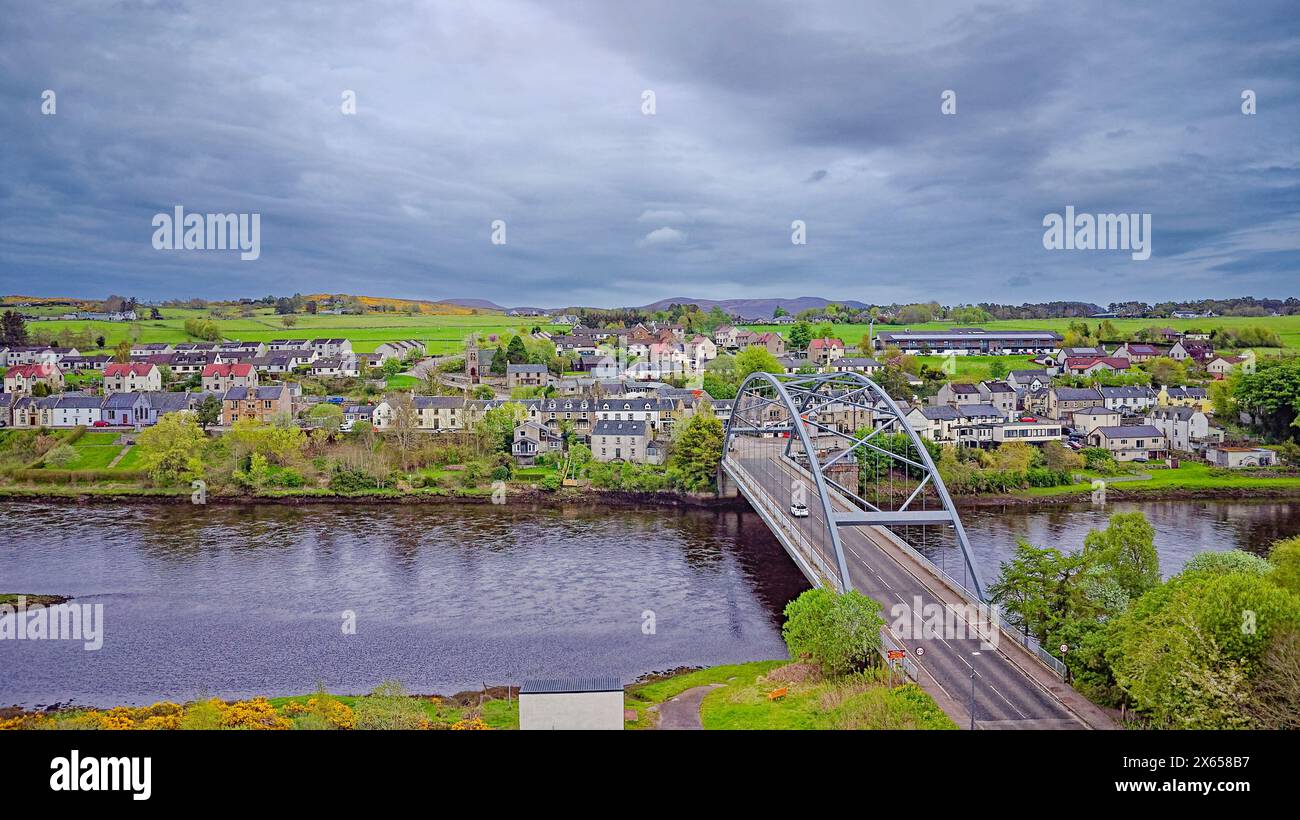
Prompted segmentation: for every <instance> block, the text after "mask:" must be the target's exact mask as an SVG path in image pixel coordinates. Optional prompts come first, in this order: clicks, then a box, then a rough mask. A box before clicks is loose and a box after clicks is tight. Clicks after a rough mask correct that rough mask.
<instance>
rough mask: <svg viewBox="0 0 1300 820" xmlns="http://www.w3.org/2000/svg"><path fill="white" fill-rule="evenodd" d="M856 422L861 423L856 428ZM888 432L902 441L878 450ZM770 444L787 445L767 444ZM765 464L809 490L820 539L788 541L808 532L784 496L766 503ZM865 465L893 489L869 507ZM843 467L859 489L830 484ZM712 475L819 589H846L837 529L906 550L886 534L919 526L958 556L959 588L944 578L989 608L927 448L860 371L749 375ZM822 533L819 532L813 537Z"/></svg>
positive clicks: (769, 494)
mask: <svg viewBox="0 0 1300 820" xmlns="http://www.w3.org/2000/svg"><path fill="white" fill-rule="evenodd" d="M859 419H865V420H866V422H865V423H864V424H863V425H862V426H859ZM846 428H847V429H846ZM888 433H894V434H902V435H903V436H905V439H899V438H898V436H897V435H895V436H894V437H893V439H892V440H889V442H888V444H887V446H881V444H886V441H887V440H886V439H881V438H880V437H881V436H883V435H885V434H888ZM773 440H776V441H778V442H779V441H781V440H783V441H784V443H783V444H779V443H778V444H775V445H774V444H773ZM900 441H905V442H906V445H904V447H903V449H904V452H898V450H899V442H900ZM738 442H739V444H738ZM755 442H757V443H758V444H757V446H755ZM796 443H797V444H798V448H799V449H796V447H795V445H796ZM909 445H910V446H909ZM778 450H779V451H780V452H777V451H778ZM800 451H801V452H800ZM765 460H779V461H780V467H781V470H780V471H779V473H780V475H781V476H785V475H788V474H789V473H790V472H794V473H796V474H800V473H801V474H803V475H804V476H805V478H806V479H807V480H808V483H810V484H811V485H812V488H813V490H814V491H815V493H816V496H817V497H816V498H815V499H811V500H809V502H808V508H809V510H810V512H813V511H815V512H817V513H818V515H817V516H815V517H816V518H817V519H818V520H819V521H820V522H821V524H822V525H823V526H822V527H819V528H817V530H818V532H817V533H816V534H817V535H818V536H819V538H818V540H817V541H813V542H811V543H793V542H799V541H807V539H806V538H805V537H803V536H802V535H801V534H800V533H804V532H807V531H808V530H809V529H810V528H809V527H806V526H805V527H799V526H796V525H797V522H794V521H793V519H792V518H791V516H790V510H789V508H788V506H787V505H788V501H786V499H785V497H784V495H783V494H781V493H778V494H777V495H776V496H772V491H773V490H774V489H775V488H776V487H777V484H776V483H775V482H774V480H773V478H772V476H773V474H774V473H773V471H772V469H771V467H772V466H774V463H775V461H773V463H769V464H765V463H764V461H765ZM837 465H838V466H837ZM862 465H870V466H869V469H870V470H871V471H872V472H873V474H874V475H875V477H876V480H877V481H878V482H879V480H880V477H881V475H882V466H883V471H884V473H885V474H887V475H888V476H889V481H890V486H889V493H887V494H886V499H882V497H881V495H880V493H879V492H877V493H876V500H875V501H874V502H873V501H870V500H868V499H867V498H865V497H864V496H863V495H859V494H858V491H859V490H861V489H862V486H863V485H862V477H861V473H862V471H864V470H866V469H867V467H864V466H862ZM850 468H851V471H852V472H853V473H854V474H857V475H858V481H859V483H858V486H857V487H856V488H852V489H851V488H849V487H846V486H844V485H843V484H842V483H840V482H839V481H837V480H836V479H835V478H834V477H833V473H835V472H837V471H844V470H849V469H850ZM719 469H720V473H722V474H725V475H728V476H730V477H731V478H732V479H733V480H735V481H736V483H737V484H738V485H739V486H740V489H741V491H742V493H743V494H744V495H745V496H746V498H748V499H749V500H750V502H751V503H754V504H755V508H756V509H758V508H759V506H760V505H761V506H762V507H763V509H759V512H760V515H762V516H763V517H764V518H765V519H768V520H767V523H768V524H769V526H771V527H772V528H773V529H774V531H777V532H776V534H777V535H778V538H781V540H782V541H783V544H784V545H785V546H786V549H787V551H790V552H791V554H792V556H795V558H796V561H797V562H798V563H800V564H801V566H802V567H803V568H804V571H805V574H808V566H806V565H808V564H813V565H816V566H814V567H813V569H814V570H816V571H817V574H819V575H820V576H822V577H823V580H824V581H825V582H828V583H830V584H832V585H834V586H835V587H837V588H838V589H839V590H840V591H843V590H847V589H851V588H852V581H851V579H850V577H849V573H848V562H847V561H846V560H845V554H844V544H843V541H842V539H841V537H840V529H841V528H842V527H853V526H875V527H880V528H882V529H885V530H888V531H889V532H890V536H891V537H892V538H893V539H894V540H896V541H900V542H901V543H903V544H905V545H906V546H907V548H909V549H913V550H914V548H913V546H912V545H911V544H909V543H907V541H906V539H905V538H903V537H900V536H899V535H898V534H897V532H896V530H895V529H893V528H902V529H904V531H910V530H911V529H912V528H915V527H919V528H921V531H922V532H924V531H925V530H924V528H925V527H932V526H941V527H943V528H945V529H947V528H948V527H951V531H952V535H953V539H952V540H953V541H955V544H956V546H957V547H958V548H959V549H960V552H961V558H962V562H963V572H962V575H963V576H964V578H965V581H964V582H963V581H959V580H957V579H954V578H952V577H951V576H949V577H950V579H951V580H954V581H955V582H956V583H959V584H961V585H962V586H964V587H965V588H967V589H968V590H969V591H970V592H972V593H974V594H975V596H976V597H977V598H979V599H980V600H986V595H985V591H984V583H983V579H982V578H981V575H980V572H979V568H978V566H977V564H976V563H975V560H974V554H973V551H972V549H971V546H970V542H969V539H968V538H967V536H966V531H965V529H964V528H963V527H962V523H961V518H960V516H959V515H958V513H957V509H956V506H955V505H954V504H953V501H952V497H951V496H950V495H949V493H948V489H947V487H945V486H944V483H943V478H942V477H941V476H940V475H939V470H938V467H937V466H936V465H935V463H934V459H933V458H932V457H931V454H930V451H929V449H928V448H927V447H926V445H925V443H924V441H923V440H922V438H921V436H920V435H918V434H917V432H916V431H915V430H913V429H912V427H911V425H909V424H908V423H907V421H906V418H905V416H904V413H903V411H902V409H901V408H900V407H899V406H898V404H897V403H896V402H895V401H894V400H893V399H892V398H891V397H890V396H889V394H888V393H886V392H885V390H884V389H883V388H881V387H880V385H878V384H876V383H875V382H874V381H872V380H871V379H869V378H867V377H866V376H865V375H863V374H861V373H851V372H845V373H817V374H808V375H803V374H799V375H778V374H773V373H763V372H757V373H751V374H750V375H749V376H747V377H746V378H745V380H744V382H743V383H742V384H741V386H740V389H739V391H737V393H736V399H735V402H734V404H733V407H732V413H731V417H730V419H728V421H727V427H726V435H725V437H724V442H723V451H722V463H721V464H720V468H719ZM900 470H901V471H902V474H903V475H904V476H905V477H906V481H905V482H904V483H903V486H902V487H901V488H896V487H895V484H894V477H895V476H896V475H898V473H899V471H900ZM763 472H766V473H767V474H768V476H767V479H766V482H765V480H764V477H763V476H762V475H755V473H763ZM720 480H721V476H720ZM913 483H914V486H913ZM764 487H766V489H763V488H764ZM878 489H879V488H877V490H878ZM898 494H906V498H905V499H904V500H903V501H902V503H898V502H897V495H898ZM864 495H865V494H864ZM760 496H762V497H760ZM931 500H932V501H934V502H937V505H938V506H937V508H936V509H926V506H927V502H928V501H931ZM755 502H757V503H755ZM918 503H919V507H918V506H917V505H918ZM783 519H784V520H783ZM823 528H824V530H825V532H824V534H822V533H820V529H823ZM801 546H802V547H804V548H805V549H804V551H807V552H810V555H809V556H808V557H809V558H810V559H811V561H803V560H800V558H799V556H798V555H796V552H795V550H796V549H798V548H799V547H801ZM918 555H920V553H918ZM921 557H922V560H925V561H926V562H927V563H932V562H930V561H929V559H928V558H925V557H924V556H921ZM819 559H820V560H819ZM936 568H937V569H939V570H940V571H941V572H944V570H943V569H942V568H939V567H936ZM945 574H946V573H945Z"/></svg>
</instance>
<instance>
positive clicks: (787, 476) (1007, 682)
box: [727, 438, 1110, 729]
mask: <svg viewBox="0 0 1300 820" xmlns="http://www.w3.org/2000/svg"><path fill="white" fill-rule="evenodd" d="M756 445H757V446H756ZM784 446H785V440H784V439H779V438H775V439H774V438H768V439H752V438H751V439H747V440H746V442H745V444H744V446H742V447H738V448H737V449H736V450H733V451H732V452H730V453H728V454H727V458H728V460H729V461H732V462H733V463H738V464H739V466H740V467H741V468H743V469H744V470H745V472H746V473H747V474H748V476H749V477H750V478H751V479H753V481H754V482H755V483H757V484H758V485H759V486H761V487H762V489H763V491H764V492H765V493H767V495H768V496H769V498H770V499H771V500H772V503H773V504H775V505H776V506H777V508H778V509H783V510H785V511H786V512H787V518H788V519H789V520H790V521H791V522H797V524H798V526H799V527H800V528H801V530H802V531H803V534H804V535H805V536H806V537H807V538H808V540H809V541H810V542H813V543H816V542H817V540H818V538H819V536H820V533H821V532H823V531H824V528H825V526H826V522H825V521H824V518H823V511H822V508H821V503H820V502H819V501H818V500H817V499H818V498H819V496H818V494H817V489H816V487H815V486H813V483H812V481H811V480H810V479H808V478H807V477H806V476H805V475H803V474H802V473H801V472H800V471H799V470H798V469H796V468H795V466H794V465H792V464H791V463H790V462H789V460H788V459H786V458H785V457H784V456H783V455H782V453H783V450H784ZM796 480H798V481H802V482H804V484H805V489H806V491H807V492H806V495H807V498H808V512H809V515H808V517H807V518H793V517H790V516H788V511H789V505H790V488H791V482H792V481H796ZM836 505H837V506H839V503H838V502H837V504H836ZM842 509H843V510H844V511H849V510H851V509H855V508H851V507H849V506H848V505H847V504H846V505H844V506H843V507H842ZM840 538H841V542H842V543H843V545H844V551H845V560H846V562H847V564H848V570H849V576H850V581H851V583H852V586H853V588H854V589H856V590H857V591H859V592H861V593H862V594H864V595H867V596H869V597H871V598H873V599H874V600H876V601H877V602H878V603H880V604H881V605H883V607H884V613H883V614H884V616H885V621H886V623H889V622H891V621H892V618H891V617H890V614H889V613H890V609H891V608H892V607H893V606H894V605H895V604H900V603H901V604H906V605H907V606H908V607H911V606H912V605H913V602H914V600H915V599H917V598H919V599H920V600H921V602H922V604H923V605H924V604H932V603H937V604H939V605H940V606H944V605H945V604H947V603H955V604H961V603H964V601H962V600H961V599H960V598H958V596H957V595H956V594H955V593H953V592H952V591H951V590H948V589H946V588H945V587H944V585H943V584H942V583H941V582H939V581H938V579H937V578H935V577H934V576H932V575H930V574H929V573H927V572H926V571H925V569H924V568H922V567H920V566H919V565H917V564H916V562H915V560H914V559H912V558H911V557H910V556H907V555H906V554H905V553H904V552H903V551H902V550H900V549H898V547H897V546H895V545H893V544H891V543H890V542H889V540H888V538H887V537H886V536H884V535H882V534H880V532H879V531H878V530H877V528H875V527H841V528H840ZM909 565H910V566H909ZM909 611H910V610H909ZM965 634H968V635H969V634H975V632H974V630H967V631H965ZM999 637H1000V638H1001V640H1000V641H999V643H998V648H997V649H996V650H992V649H987V648H985V649H981V648H980V643H981V642H980V641H979V639H978V638H965V639H952V638H927V639H922V640H916V639H911V640H904V641H903V644H904V645H905V646H906V648H907V649H908V653H909V655H910V656H911V657H912V658H913V659H914V660H915V661H916V664H917V666H918V667H920V669H921V674H922V678H923V679H922V681H921V683H922V686H923V687H924V688H926V689H928V690H930V691H931V692H932V693H934V692H933V689H934V687H937V688H938V689H939V690H940V692H942V694H943V695H944V696H946V698H947V700H948V701H950V704H951V706H955V707H956V708H958V709H960V710H962V711H964V712H965V713H966V714H967V716H969V709H970V701H971V670H972V669H973V670H974V671H975V673H976V680H975V687H974V689H975V691H974V701H975V720H976V724H977V726H979V727H981V728H1025V729H1040V728H1069V729H1082V728H1086V727H1087V726H1093V727H1096V728H1101V727H1103V726H1106V725H1109V724H1110V721H1109V719H1108V718H1106V717H1105V715H1104V713H1102V712H1101V711H1100V710H1099V709H1097V707H1096V706H1094V705H1093V704H1091V703H1088V702H1087V701H1086V700H1085V699H1083V698H1082V696H1081V695H1078V693H1077V692H1074V690H1073V689H1072V688H1071V687H1069V686H1068V685H1066V684H1064V683H1062V682H1061V681H1060V680H1059V679H1057V678H1056V676H1055V675H1054V674H1052V673H1051V672H1049V671H1048V670H1047V669H1046V668H1044V667H1041V666H1040V664H1039V663H1038V662H1037V661H1034V660H1033V659H1032V658H1031V657H1030V656H1029V655H1028V651H1027V650H1025V649H1024V647H1022V646H1020V645H1019V644H1017V643H1016V642H1015V641H1013V640H1012V639H1010V638H1007V637H1006V636H1005V635H1000V636H999ZM921 650H923V652H922V651H921ZM1012 654H1015V655H1019V656H1020V657H1018V658H1016V660H1014V661H1013V659H1012V657H1011V655H1012ZM924 678H928V679H929V680H928V681H927V680H925V679H924ZM927 684H929V685H927ZM935 694H937V693H935ZM1071 696H1073V697H1071ZM1063 698H1070V704H1071V707H1072V708H1074V709H1075V710H1076V711H1077V712H1079V713H1081V714H1082V715H1083V716H1084V717H1085V718H1086V722H1085V721H1083V720H1080V717H1079V715H1078V714H1076V713H1075V712H1072V711H1071V709H1067V708H1066V706H1065V705H1064V704H1063V703H1062V699H1063ZM967 720H969V717H967ZM963 728H965V727H963Z"/></svg>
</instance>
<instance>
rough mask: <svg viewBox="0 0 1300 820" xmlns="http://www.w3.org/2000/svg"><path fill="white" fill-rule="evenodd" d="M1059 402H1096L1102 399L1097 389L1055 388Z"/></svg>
mask: <svg viewBox="0 0 1300 820" xmlns="http://www.w3.org/2000/svg"><path fill="white" fill-rule="evenodd" d="M1052 389H1053V390H1054V391H1055V392H1056V400H1057V401H1096V400H1098V399H1099V398H1100V397H1101V394H1100V393H1098V392H1097V388H1095V387H1055V388H1052Z"/></svg>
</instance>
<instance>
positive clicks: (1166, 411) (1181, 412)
mask: <svg viewBox="0 0 1300 820" xmlns="http://www.w3.org/2000/svg"><path fill="white" fill-rule="evenodd" d="M1199 412H1201V411H1200V410H1198V409H1196V408H1195V407H1173V406H1165V407H1153V408H1151V417H1152V418H1157V419H1178V420H1179V421H1186V420H1187V419H1190V418H1191V417H1192V416H1194V415H1196V414H1197V413H1199Z"/></svg>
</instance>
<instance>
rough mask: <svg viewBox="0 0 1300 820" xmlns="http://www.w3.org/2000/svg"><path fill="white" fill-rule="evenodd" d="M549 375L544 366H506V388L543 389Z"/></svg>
mask: <svg viewBox="0 0 1300 820" xmlns="http://www.w3.org/2000/svg"><path fill="white" fill-rule="evenodd" d="M549 376H550V374H549V373H548V372H547V369H546V365H544V364H508V365H506V387H507V388H509V389H511V390H514V389H515V388H516V387H545V386H546V384H547V383H548V382H549Z"/></svg>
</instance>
